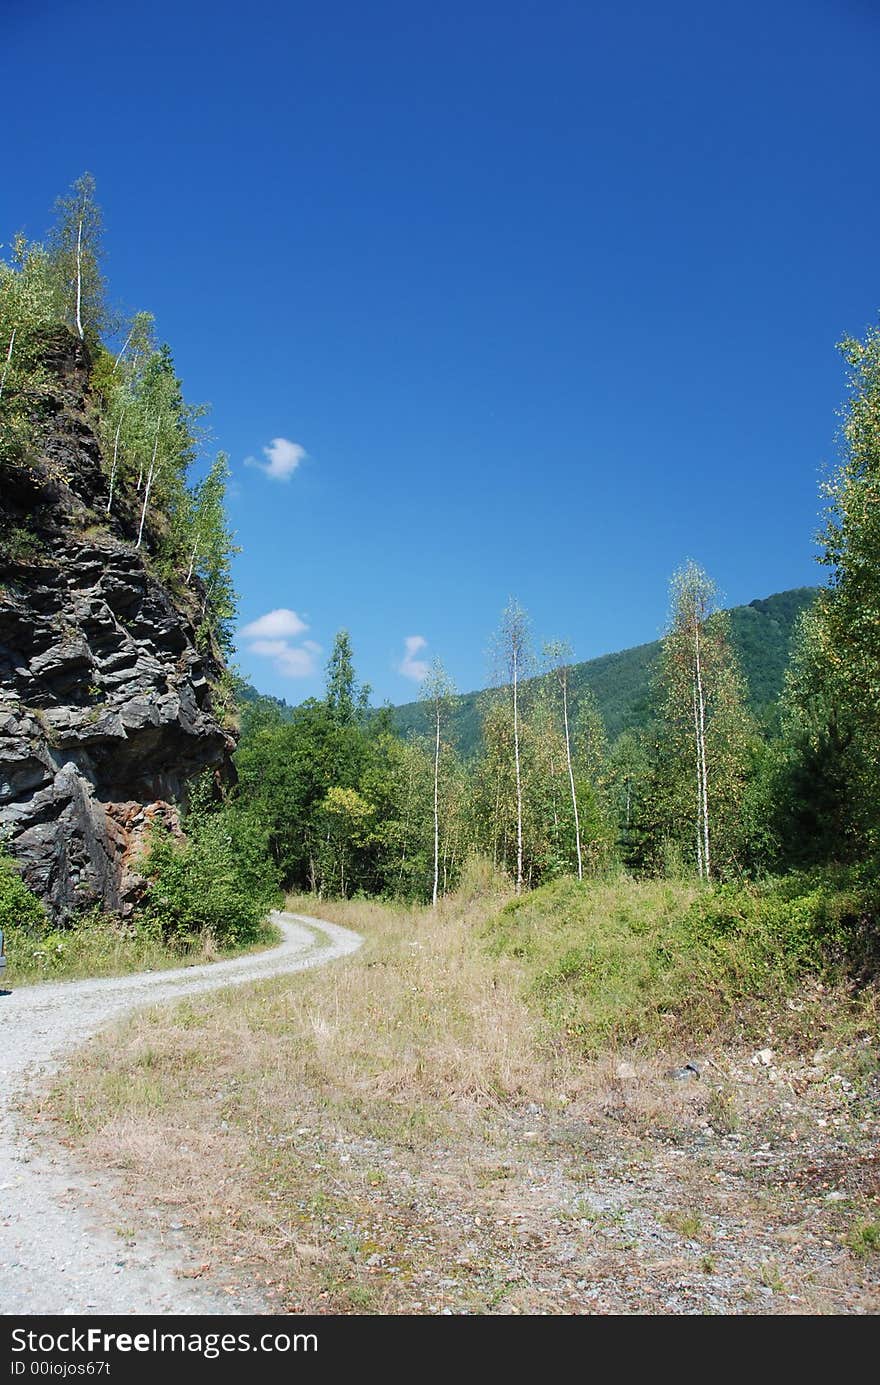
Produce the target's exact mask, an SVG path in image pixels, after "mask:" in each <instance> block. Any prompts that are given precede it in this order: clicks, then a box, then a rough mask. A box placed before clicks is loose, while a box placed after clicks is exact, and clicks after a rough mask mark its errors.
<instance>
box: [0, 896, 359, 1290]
mask: <svg viewBox="0 0 880 1385" xmlns="http://www.w3.org/2000/svg"><path fill="white" fill-rule="evenodd" d="M272 921H273V923H275V924H277V926H278V928H279V929H280V930H281V933H282V935H283V942H282V943H281V944H280V946H278V947H276V948H272V949H271V950H269V951H266V952H261V953H258V954H255V955H253V956H247V957H237V958H234V959H233V960H231V961H226V962H215V963H211V964H209V965H206V966H193V967H183V968H181V969H179V970H177V971H161V972H150V973H142V974H139V975H136V976H124V977H118V978H109V979H101V980H96V981H70V982H61V983H57V984H48V985H37V986H26V987H22V988H21V989H19V990H16V991H14V992H5V993H3V992H0V1227H2V1239H0V1311H2V1313H3V1314H6V1315H10V1314H44V1313H64V1314H80V1313H86V1312H95V1313H157V1314H164V1313H190V1314H192V1313H249V1312H266V1311H267V1309H266V1305H265V1303H264V1302H262V1301H259V1302H258V1301H256V1300H253V1301H252V1300H251V1299H250V1298H248V1297H245V1296H242V1294H241V1293H240V1292H239V1291H237V1290H234V1289H230V1290H229V1291H224V1289H223V1288H222V1287H215V1288H213V1289H209V1288H208V1287H206V1286H204V1285H203V1284H201V1283H198V1282H195V1281H189V1280H187V1279H182V1278H181V1277H180V1270H181V1266H182V1264H183V1257H184V1250H185V1248H184V1247H183V1246H180V1247H179V1248H178V1247H177V1246H176V1245H175V1237H174V1232H173V1231H172V1233H171V1236H170V1237H169V1236H168V1234H167V1233H162V1234H160V1235H157V1236H155V1237H150V1236H149V1235H146V1236H145V1235H144V1229H143V1228H138V1235H137V1244H136V1245H132V1244H130V1243H127V1241H128V1240H129V1238H127V1237H126V1236H125V1227H124V1225H120V1226H117V1227H114V1226H110V1225H108V1224H107V1220H106V1211H99V1207H98V1203H97V1202H95V1200H94V1191H93V1190H94V1189H96V1188H100V1187H101V1184H100V1183H99V1182H98V1180H91V1179H90V1178H89V1176H88V1175H84V1174H83V1173H82V1171H81V1170H79V1169H76V1168H74V1167H73V1166H71V1165H69V1164H68V1163H67V1161H66V1160H65V1159H64V1158H63V1157H62V1156H61V1155H60V1154H47V1153H45V1152H43V1151H42V1150H41V1149H39V1148H38V1147H37V1146H36V1145H35V1144H34V1143H33V1142H32V1141H31V1139H30V1137H29V1132H28V1130H27V1129H26V1128H25V1126H24V1124H23V1122H22V1118H21V1116H20V1114H19V1111H18V1108H19V1107H20V1105H21V1101H22V1098H23V1097H27V1096H29V1095H32V1094H33V1093H35V1092H36V1091H38V1090H39V1088H40V1086H41V1084H42V1083H44V1081H45V1080H46V1078H47V1077H48V1076H50V1075H51V1074H52V1073H53V1072H55V1071H56V1070H57V1068H58V1067H59V1065H60V1063H61V1062H62V1061H63V1060H64V1059H65V1058H66V1057H67V1056H68V1055H69V1053H70V1052H71V1050H72V1049H74V1048H75V1047H76V1046H77V1045H78V1044H80V1043H82V1042H83V1041H84V1040H86V1039H87V1038H88V1037H89V1036H90V1035H92V1034H94V1033H95V1032H96V1031H97V1030H99V1029H101V1028H102V1027H103V1026H104V1025H106V1024H107V1023H109V1022H110V1021H111V1020H116V1019H119V1018H120V1017H121V1016H122V1015H123V1014H125V1012H126V1011H128V1010H132V1009H134V1008H135V1007H137V1006H141V1005H153V1004H157V1003H158V1002H160V1001H166V1000H176V999H178V998H182V997H184V996H192V995H196V994H198V993H199V992H203V991H210V990H215V989H217V988H218V987H222V986H240V985H243V984H244V983H245V982H248V981H260V980H264V979H266V978H268V977H271V976H280V975H282V974H284V973H288V972H296V971H303V970H305V969H306V968H307V967H315V966H321V965H322V964H323V963H325V962H330V961H332V960H333V959H334V958H337V957H342V956H345V955H347V954H348V953H351V952H354V951H356V950H357V948H358V947H360V945H361V942H362V939H361V938H360V936H359V935H358V934H357V933H353V932H351V931H350V930H349V929H347V928H341V927H339V925H337V924H332V923H325V922H322V921H321V920H319V919H312V918H308V917H306V916H305V915H302V914H287V913H280V912H279V913H274V914H273V915H272ZM124 1220H125V1217H124V1213H122V1212H120V1223H124Z"/></svg>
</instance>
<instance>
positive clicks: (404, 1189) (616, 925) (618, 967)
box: [43, 881, 880, 1313]
mask: <svg viewBox="0 0 880 1385" xmlns="http://www.w3.org/2000/svg"><path fill="white" fill-rule="evenodd" d="M693 897H694V890H693V888H692V887H690V886H677V885H654V884H649V885H639V884H636V883H633V882H627V881H621V882H610V883H606V884H599V885H596V886H578V885H577V884H576V883H575V882H570V881H563V882H559V883H557V884H556V885H555V886H552V887H547V888H545V889H544V890H542V891H539V892H536V894H535V895H532V896H527V897H526V898H525V899H524V900H521V901H517V902H516V903H515V904H513V902H512V901H510V902H508V903H505V900H504V898H503V897H501V896H498V895H497V894H496V895H494V896H493V895H491V894H489V895H488V896H487V895H485V894H484V895H483V896H482V897H475V894H474V892H472V893H471V895H470V896H469V895H468V893H467V892H465V893H463V894H462V895H461V896H460V897H459V898H457V899H452V900H448V901H445V902H444V904H443V905H442V907H441V908H440V909H439V910H438V911H437V913H436V914H434V913H432V912H431V911H430V910H415V909H397V910H389V909H387V908H384V907H382V906H381V905H378V904H375V903H366V902H347V903H342V904H335V905H334V904H326V903H321V904H318V903H317V902H316V901H314V900H306V901H296V902H294V907H296V906H297V905H298V906H299V907H300V908H302V909H304V910H305V912H308V913H310V914H312V915H314V914H316V913H323V914H324V916H325V917H328V918H331V919H334V920H335V921H338V922H341V923H344V924H346V925H348V926H350V927H354V928H357V929H359V930H360V931H362V932H363V933H364V934H365V935H366V938H367V942H366V945H365V947H364V948H363V949H362V950H361V951H360V952H359V953H358V954H356V955H355V956H354V957H353V958H351V959H349V960H347V961H345V962H344V963H337V964H334V965H333V966H332V967H329V968H327V969H325V970H323V971H316V972H312V973H306V974H304V975H303V976H301V977H298V978H295V979H292V980H291V979H287V980H277V981H273V982H270V983H267V984H263V985H259V986H256V987H254V988H253V989H249V990H248V991H247V992H246V993H241V994H237V995H236V996H235V997H234V998H230V997H229V996H228V995H223V994H216V995H211V996H207V997H204V998H199V1000H198V1001H192V1002H187V1003H185V1004H184V1005H179V1006H177V1007H174V1008H172V1007H167V1006H163V1007H159V1008H157V1009H154V1010H151V1011H147V1012H142V1013H140V1014H138V1015H136V1016H135V1017H133V1018H132V1019H131V1020H130V1021H129V1022H127V1023H126V1024H125V1025H123V1026H121V1027H120V1028H119V1029H117V1030H114V1031H112V1032H110V1033H108V1034H107V1035H106V1036H103V1037H101V1038H99V1039H98V1040H96V1041H94V1042H93V1043H92V1044H91V1045H90V1046H89V1047H88V1048H87V1049H86V1050H85V1051H84V1052H83V1053H82V1054H81V1055H79V1056H78V1057H77V1059H76V1060H75V1061H74V1063H73V1065H72V1068H70V1069H68V1070H66V1071H65V1073H64V1074H63V1076H62V1078H61V1079H60V1080H59V1082H58V1083H57V1085H56V1088H55V1090H54V1092H53V1094H52V1096H51V1099H50V1101H49V1103H48V1104H47V1106H46V1108H45V1109H44V1112H43V1114H47V1113H49V1114H52V1115H53V1116H54V1117H55V1118H56V1119H58V1120H59V1121H60V1122H61V1123H62V1129H63V1131H64V1135H65V1138H69V1139H72V1140H73V1142H74V1144H75V1145H76V1146H77V1147H79V1148H80V1150H81V1151H83V1152H84V1153H85V1154H86V1155H87V1157H88V1159H89V1161H90V1162H91V1163H93V1164H96V1165H97V1166H99V1167H100V1166H102V1165H103V1166H106V1167H108V1168H112V1169H113V1170H114V1171H115V1172H116V1173H117V1174H118V1176H119V1178H120V1180H121V1190H120V1192H119V1193H117V1194H115V1196H117V1197H119V1196H121V1197H123V1199H124V1201H123V1206H124V1207H125V1209H126V1210H125V1217H126V1221H127V1224H128V1225H129V1226H130V1227H131V1226H134V1227H137V1226H138V1225H140V1224H142V1223H143V1220H144V1210H143V1209H144V1208H148V1209H149V1210H150V1213H151V1215H152V1216H153V1217H154V1218H155V1219H156V1224H157V1225H159V1226H161V1225H162V1224H163V1223H164V1222H166V1221H172V1220H173V1221H175V1222H176V1223H177V1224H180V1223H181V1222H182V1223H184V1224H185V1226H186V1227H187V1228H188V1234H189V1236H190V1237H191V1251H190V1257H191V1262H192V1263H191V1265H190V1266H189V1267H188V1269H187V1270H185V1271H184V1272H186V1273H200V1274H201V1273H205V1274H211V1273H213V1274H222V1276H223V1278H222V1279H221V1281H220V1282H222V1283H227V1282H229V1278H230V1277H232V1276H239V1277H240V1278H241V1279H242V1280H243V1281H244V1282H246V1283H247V1284H248V1285H249V1286H250V1287H251V1288H252V1289H253V1288H259V1289H261V1290H262V1292H263V1293H264V1294H265V1296H266V1302H267V1311H272V1310H273V1309H275V1310H276V1311H277V1310H280V1309H285V1310H287V1311H293V1312H297V1311H298V1312H330V1313H346V1312H383V1313H437V1312H441V1311H444V1310H449V1311H453V1312H456V1311H469V1312H475V1311H476V1312H490V1313H492V1312H499V1313H503V1312H550V1313H581V1312H594V1311H600V1312H644V1313H667V1312H672V1313H681V1312H685V1313H686V1312H706V1311H708V1312H731V1313H743V1312H829V1311H830V1312H835V1311H869V1312H870V1311H876V1309H877V1307H878V1306H880V1296H878V1289H880V1281H878V1273H877V1267H878V1261H880V1257H877V1256H875V1255H873V1254H871V1253H870V1246H871V1245H872V1244H873V1240H874V1239H875V1233H876V1223H877V1220H878V1214H877V1209H876V1200H875V1199H874V1198H873V1194H872V1193H871V1188H872V1187H874V1186H875V1185H874V1184H872V1183H871V1182H870V1179H871V1177H874V1176H875V1175H873V1174H872V1173H871V1170H872V1169H875V1167H876V1145H875V1143H874V1142H875V1141H876V1136H877V1132H878V1122H877V1119H876V1107H875V1106H871V1104H870V1102H869V1100H868V1095H869V1090H868V1088H869V1084H870V1081H871V1072H872V1071H873V1069H872V1067H871V1064H868V1066H867V1067H866V1066H865V1061H864V1060H866V1059H867V1057H868V1054H869V1052H870V1050H869V1049H866V1048H865V1047H864V1040H865V1037H866V1036H865V1034H864V1033H862V1032H860V1031H859V1026H858V1025H857V1026H855V1027H854V1026H853V1022H852V1018H851V1015H850V1011H849V1006H848V1001H847V999H846V995H845V993H844V992H838V991H836V990H835V989H834V988H833V986H832V985H831V984H830V983H826V982H823V983H821V984H820V983H819V982H818V981H815V980H814V981H812V982H808V983H807V984H805V985H801V986H799V985H798V983H797V981H796V978H795V975H794V973H793V972H791V973H790V974H788V975H787V978H786V982H785V990H784V991H782V992H781V991H780V990H779V989H778V987H769V988H768V991H767V993H766V995H765V996H764V1000H763V1004H760V1005H758V1006H757V1007H752V1008H751V1010H750V1012H749V1013H748V1014H747V1015H745V1014H744V1015H742V1016H740V1015H737V1014H735V1015H734V1019H735V1021H736V1023H735V1025H734V1027H733V1031H731V1029H730V1024H729V1020H730V1017H731V1016H730V1000H731V997H732V996H738V997H739V1000H741V999H742V994H741V991H742V988H741V987H740V986H738V985H737V984H733V985H732V986H730V987H724V988H721V990H720V991H719V992H718V996H717V998H716V997H715V994H714V990H713V977H714V978H715V979H717V978H718V977H723V976H724V975H725V974H726V970H727V963H726V961H725V959H724V957H723V956H722V957H721V958H720V959H719V960H718V962H717V965H716V966H715V968H714V971H711V973H710V972H709V971H707V970H706V968H705V967H703V968H702V969H698V970H697V971H696V972H694V973H693V974H692V975H691V977H690V989H691V991H693V990H696V989H700V990H701V996H700V1000H701V1007H700V1008H699V1010H696V1009H694V1008H689V1007H688V1006H686V1005H682V1007H681V1008H680V1009H678V1010H676V1009H675V1008H671V1007H670V1003H669V1002H670V998H671V993H670V991H669V988H668V985H667V982H668V980H669V972H670V965H671V970H672V972H673V973H674V974H675V976H676V977H677V978H678V980H677V982H676V985H675V987H674V988H673V990H674V992H675V994H676V995H677V996H678V998H679V1000H680V1001H683V1000H684V999H685V998H686V995H687V991H686V988H685V982H686V980H687V977H686V975H685V973H684V971H683V964H684V963H685V962H686V960H687V959H686V958H684V957H683V956H682V952H681V946H682V943H683V941H684V940H685V937H686V935H685V934H684V933H683V932H682V931H681V920H682V918H683V917H684V916H685V915H686V914H687V911H688V909H689V907H690V905H691V901H692V899H693ZM725 907H726V906H725ZM729 912H730V910H729V908H728V909H727V914H729ZM727 914H725V913H724V912H723V911H722V914H721V915H720V916H719V917H721V918H722V919H723V918H726V917H727ZM700 917H701V918H703V919H704V922H705V917H704V915H700ZM721 926H722V930H723V928H724V927H725V926H726V927H727V928H728V934H729V931H730V927H729V920H728V924H727V925H724V924H723V923H722V925H721ZM690 942H691V943H692V942H693V938H691V939H690ZM572 949H580V950H581V952H583V953H590V951H591V950H592V952H593V955H594V958H600V959H601V960H602V964H601V965H600V966H598V967H594V968H593V969H592V970H591V969H590V968H586V969H584V968H583V967H582V966H580V965H575V967H574V968H573V969H572V968H566V967H564V966H563V967H562V968H560V967H559V959H560V956H562V957H565V955H566V953H571V951H572ZM554 969H555V971H554ZM572 984H574V993H573V992H572ZM716 999H717V1003H716ZM572 1000H574V1007H573V1006H572ZM739 1000H737V1002H736V1003H737V1004H738V1003H739ZM668 1013H672V1014H673V1021H672V1022H669V1021H667V1020H664V1019H663V1018H662V1016H663V1015H665V1014H668ZM697 1013H700V1014H701V1016H702V1032H703V1037H702V1039H701V1040H700V1041H699V1043H700V1047H699V1048H697V1050H696V1053H697V1054H699V1055H700V1056H701V1057H702V1056H704V1055H707V1054H709V1053H711V1055H712V1057H711V1061H706V1062H704V1064H703V1066H704V1077H703V1078H702V1079H701V1080H699V1081H687V1082H677V1081H674V1080H671V1079H670V1078H669V1076H668V1074H667V1064H669V1063H670V1061H671V1062H674V1063H676V1064H677V1063H680V1062H682V1061H683V1060H684V1059H685V1058H690V1057H694V1056H696V1054H695V1052H694V1042H695V1035H694V1034H693V1033H692V1032H691V1031H690V1028H689V1018H690V1017H691V1016H693V1015H695V1014H697ZM866 1013H867V1011H865V1010H863V1013H862V1017H861V1018H862V1020H864V1018H865V1014H866ZM713 1014H714V1015H715V1016H716V1017H718V1018H721V1019H722V1020H723V1021H724V1022H725V1026H726V1029H727V1030H728V1038H730V1037H731V1036H732V1037H733V1038H734V1039H735V1038H736V1032H735V1031H737V1030H739V1031H744V1032H746V1033H747V1034H748V1036H749V1040H750V1046H749V1048H747V1049H746V1050H744V1051H743V1050H742V1049H741V1048H740V1047H737V1046H736V1044H735V1043H734V1044H728V1045H727V1046H726V1047H722V1045H721V1038H720V1035H719V1034H717V1033H716V1034H715V1035H714V1036H713V1035H712V1032H711V1019H712V1016H713ZM646 1015H652V1016H654V1017H655V1019H656V1017H658V1016H659V1017H660V1018H659V1022H656V1023H655V1022H653V1021H652V1023H650V1024H648V1025H647V1026H645V1025H643V1024H642V1023H641V1022H640V1020H639V1017H640V1016H641V1017H644V1016H646ZM609 1019H610V1022H609ZM621 1019H624V1020H625V1021H626V1022H625V1023H621V1022H620V1021H621ZM585 1027H586V1028H585ZM587 1031H589V1036H591V1038H592V1041H593V1042H596V1041H598V1040H599V1039H600V1038H602V1036H604V1038H602V1042H601V1044H600V1045H599V1046H600V1047H601V1048H602V1052H601V1053H600V1054H599V1055H598V1056H597V1057H595V1058H592V1059H591V1058H588V1057H586V1056H585V1051H584V1050H585V1043H584V1039H585V1037H586V1036H587ZM627 1032H630V1033H631V1034H633V1033H636V1032H638V1033H640V1034H641V1035H642V1037H643V1039H644V1038H650V1041H651V1042H650V1044H649V1045H645V1044H644V1043H641V1044H636V1045H635V1046H633V1045H627V1046H626V1047H622V1040H623V1036H624V1035H625V1034H626V1033H627ZM590 1046H591V1043H590V1042H588V1043H587V1045H586V1047H587V1048H589V1047H590ZM764 1046H766V1047H767V1048H768V1049H769V1048H772V1049H773V1050H774V1056H773V1060H772V1063H771V1065H770V1066H767V1067H765V1066H762V1065H760V1064H759V1065H758V1066H757V1067H756V1066H755V1064H754V1062H753V1061H752V1060H751V1057H750V1055H751V1052H752V1047H755V1048H758V1047H764ZM817 1052H818V1055H819V1056H818V1057H815V1056H814V1055H816V1054H817ZM823 1055H827V1057H825V1056H823ZM860 1064H861V1066H859V1065H860ZM829 1065H830V1066H829ZM873 1066H874V1068H875V1067H876V1063H874V1065H873ZM866 1084H868V1085H866ZM768 1151H769V1153H768ZM774 1151H778V1152H777V1153H775V1152H774ZM681 1156H683V1157H681ZM872 1159H874V1160H875V1163H874V1164H872V1163H871V1160H872ZM829 1188H833V1189H837V1188H843V1189H845V1192H842V1193H841V1195H840V1197H839V1198H836V1200H834V1201H829V1200H828V1199H827V1197H826V1193H827V1191H828V1189H829ZM875 1191H876V1189H875ZM872 1227H874V1228H875V1230H874V1231H872V1230H871V1228H872ZM865 1228H868V1229H867V1230H865Z"/></svg>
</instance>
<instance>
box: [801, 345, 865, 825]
mask: <svg viewBox="0 0 880 1385" xmlns="http://www.w3.org/2000/svg"><path fill="white" fill-rule="evenodd" d="M840 349H841V351H842V354H843V356H844V359H845V361H846V363H847V366H848V386H849V389H848V398H847V402H846V405H845V408H844V411H843V427H842V430H841V450H842V461H841V465H840V466H839V468H838V470H837V472H836V474H835V475H834V477H833V478H832V479H831V481H830V482H829V483H828V485H827V486H826V487H825V493H826V498H827V500H828V515H827V523H826V526H825V529H824V532H823V534H822V535H821V540H822V543H823V552H822V555H821V559H820V561H821V562H823V563H824V564H825V565H826V566H827V567H828V568H829V569H830V578H831V580H830V585H829V586H828V587H827V588H825V589H823V590H822V591H820V593H819V597H818V600H817V602H816V606H815V614H814V619H813V620H812V622H811V623H810V624H809V626H808V627H807V635H808V643H807V646H806V648H807V651H808V657H807V659H806V663H805V664H802V667H801V674H802V677H801V690H802V693H803V694H804V695H803V696H802V698H801V705H802V707H806V706H807V705H808V704H809V702H810V700H811V699H812V706H813V711H814V713H815V711H816V709H817V696H818V695H819V694H820V690H821V698H822V699H824V701H825V703H826V706H827V708H828V709H829V710H830V709H831V708H833V709H834V711H835V718H836V723H837V732H838V734H839V733H840V732H843V734H844V735H846V736H848V737H850V738H851V740H852V742H853V745H852V747H849V746H848V747H847V750H848V752H849V751H850V749H851V751H852V753H851V754H849V755H848V758H849V765H848V766H845V764H844V760H843V759H841V758H840V757H838V764H837V772H838V773H843V774H847V775H849V776H850V777H851V788H852V791H853V795H854V797H855V796H858V798H859V799H860V802H859V803H858V805H856V804H855V802H854V804H853V806H854V808H857V810H858V811H860V812H861V813H862V815H863V817H865V818H869V819H873V823H872V825H871V826H870V827H869V828H868V829H867V830H869V831H870V833H871V835H872V836H873V837H875V838H876V837H877V835H878V831H880V810H878V809H877V806H876V805H877V803H878V801H880V750H878V746H880V327H874V328H872V329H871V330H870V331H869V332H868V333H867V335H866V337H865V340H864V341H857V340H855V339H853V338H846V339H845V340H844V341H843V342H841V344H840ZM826 728H828V723H827V722H826ZM857 761H860V762H861V763H860V766H859V772H858V773H857V774H854V771H855V769H856V762H857Z"/></svg>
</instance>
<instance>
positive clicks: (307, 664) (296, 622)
mask: <svg viewBox="0 0 880 1385" xmlns="http://www.w3.org/2000/svg"><path fill="white" fill-rule="evenodd" d="M308 628H309V627H308V626H307V625H306V623H305V621H304V620H301V619H300V617H299V616H298V615H297V613H296V611H289V610H287V608H286V607H279V608H278V609H277V610H275V611H267V612H266V614H265V615H264V616H260V617H259V618H258V619H257V620H252V621H251V622H250V624H249V625H245V626H243V627H242V629H241V630H239V632H238V633H239V635H240V636H241V638H242V639H243V640H244V641H245V642H246V645H247V653H248V654H256V655H258V656H259V657H260V658H263V659H271V660H272V664H273V665H274V668H275V672H276V673H280V674H281V676H282V678H310V677H311V676H312V674H314V673H317V671H318V655H319V654H321V652H322V650H321V646H320V645H319V644H317V643H316V641H315V640H303V642H302V644H300V645H298V646H297V645H293V644H291V643H290V641H291V640H292V639H295V638H296V637H297V636H298V635H302V634H304V633H305V631H306V630H308Z"/></svg>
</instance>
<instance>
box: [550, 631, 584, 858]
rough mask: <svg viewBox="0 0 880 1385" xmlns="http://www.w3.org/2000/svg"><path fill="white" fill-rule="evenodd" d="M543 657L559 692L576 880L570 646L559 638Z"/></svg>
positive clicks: (579, 853) (579, 855) (577, 842)
mask: <svg viewBox="0 0 880 1385" xmlns="http://www.w3.org/2000/svg"><path fill="white" fill-rule="evenodd" d="M544 657H545V658H546V659H547V661H548V663H549V665H550V670H551V674H552V677H553V679H554V681H555V683H556V687H557V689H558V692H559V701H560V706H561V709H562V726H563V734H564V736H565V764H566V769H567V770H568V784H569V790H570V792H571V811H572V815H573V817H574V844H575V851H576V854H577V873H578V880H583V878H584V857H583V851H582V850H581V824H580V817H579V815H578V801H577V790H576V789H575V783H574V766H573V764H572V756H571V728H570V724H569V697H570V684H571V647H570V645H567V644H565V643H563V642H561V641H559V640H557V641H554V642H552V643H550V644H545V646H544Z"/></svg>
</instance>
